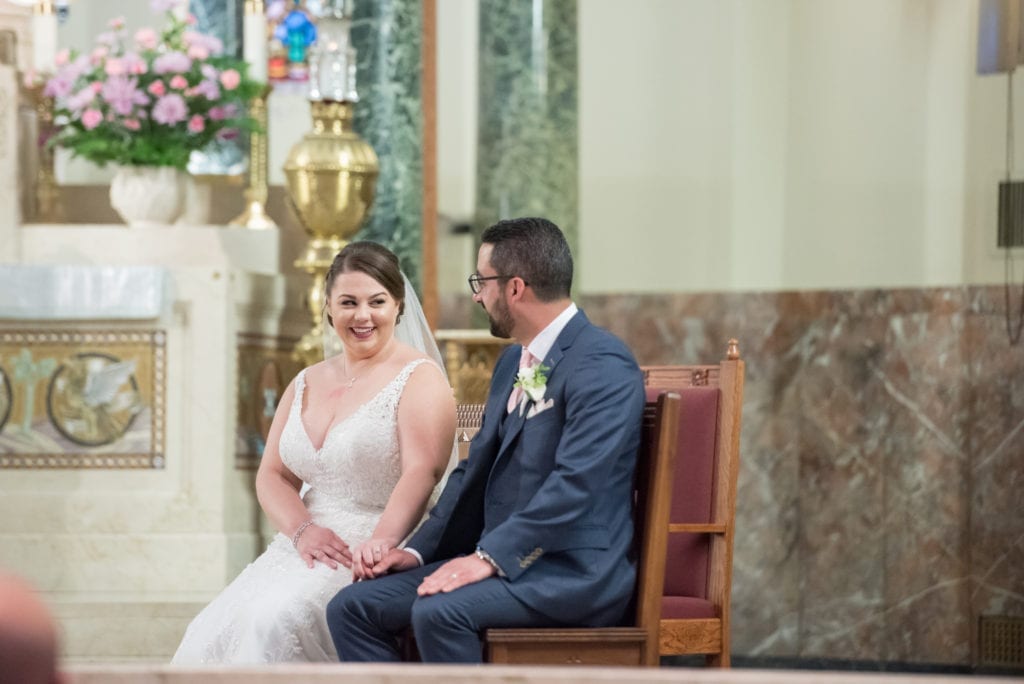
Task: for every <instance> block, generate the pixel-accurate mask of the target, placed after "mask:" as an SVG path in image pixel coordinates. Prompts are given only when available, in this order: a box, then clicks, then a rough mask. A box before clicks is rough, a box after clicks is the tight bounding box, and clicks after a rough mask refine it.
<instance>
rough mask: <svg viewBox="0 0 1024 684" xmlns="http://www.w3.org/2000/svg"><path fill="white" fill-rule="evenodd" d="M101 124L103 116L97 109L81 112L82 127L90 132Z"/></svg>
mask: <svg viewBox="0 0 1024 684" xmlns="http://www.w3.org/2000/svg"><path fill="white" fill-rule="evenodd" d="M102 122H103V114H102V113H101V112H100V111H99V110H98V109H86V110H85V111H84V112H82V125H83V126H85V130H87V131H91V130H92V129H94V128H96V127H97V126H99V125H100V123H102Z"/></svg>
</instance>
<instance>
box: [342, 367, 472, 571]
mask: <svg viewBox="0 0 1024 684" xmlns="http://www.w3.org/2000/svg"><path fill="white" fill-rule="evenodd" d="M454 443H455V396H454V395H453V393H452V388H451V387H449V386H448V381H447V380H445V378H444V376H443V375H442V374H441V371H440V369H438V368H437V367H436V366H434V365H433V364H429V363H424V364H421V365H420V366H419V367H418V368H417V369H416V370H415V371H413V373H412V375H411V376H410V377H409V381H408V382H407V383H406V385H405V389H404V390H403V392H402V398H401V399H400V400H399V403H398V444H399V448H400V450H401V465H402V475H401V477H399V479H398V483H397V484H396V485H395V488H394V490H393V491H392V492H391V496H390V497H388V503H387V506H385V508H384V512H383V513H382V514H381V516H380V520H379V521H378V522H377V527H376V528H375V529H374V531H373V536H372V538H371V539H370V541H368V542H367V543H365V544H363V546H362V547H361V549H360V551H361V553H357V552H355V551H353V560H354V562H355V563H356V564H359V560H362V561H363V563H362V565H363V566H364V567H362V568H359V570H364V569H365V566H371V567H372V565H373V564H374V563H375V562H376V561H379V560H381V556H383V555H387V552H388V550H389V549H392V548H394V547H395V546H396V545H397V544H398V543H399V542H401V541H402V540H403V539H405V538H406V537H407V536H408V535H409V533H410V532H412V530H413V528H415V527H416V525H417V524H418V523H419V521H420V519H421V518H422V517H423V512H424V511H425V510H426V507H427V501H428V500H429V499H430V494H431V493H432V492H433V490H434V486H435V485H436V484H437V483H438V481H439V480H440V479H441V477H442V476H443V475H444V472H445V469H446V468H447V467H448V462H449V460H450V459H451V455H452V447H453V445H454ZM378 549H379V550H380V551H381V553H380V554H379V555H376V557H374V552H375V551H376V550H378ZM360 556H361V557H362V558H360ZM353 570H354V571H355V570H356V568H355V567H353ZM359 574H360V573H359V572H357V576H358V575H359ZM367 574H369V573H367Z"/></svg>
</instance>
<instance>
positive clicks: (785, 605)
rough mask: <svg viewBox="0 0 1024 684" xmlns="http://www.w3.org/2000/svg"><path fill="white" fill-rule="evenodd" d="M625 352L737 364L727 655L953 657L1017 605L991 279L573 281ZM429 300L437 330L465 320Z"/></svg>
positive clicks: (1009, 368) (1012, 450) (1020, 412)
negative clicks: (588, 290) (722, 288)
mask: <svg viewBox="0 0 1024 684" xmlns="http://www.w3.org/2000/svg"><path fill="white" fill-rule="evenodd" d="M577 300H578V301H579V303H580V304H581V305H582V307H583V308H584V309H585V311H586V312H587V314H588V316H589V317H590V318H591V320H592V321H594V322H595V323H597V324H598V325H601V326H604V327H606V328H608V329H610V330H612V331H613V332H614V333H616V334H617V335H619V336H620V337H622V338H623V339H624V340H625V341H626V342H627V343H628V344H629V345H630V347H631V348H632V349H633V351H634V353H635V354H636V356H637V358H638V360H639V361H640V363H642V364H644V363H646V364H665V363H668V364H671V363H700V362H706V361H708V360H712V359H716V358H721V357H722V355H723V354H724V352H725V343H726V340H727V339H728V338H730V337H736V338H738V339H739V341H740V351H741V355H742V357H743V358H744V359H745V361H746V384H745V394H744V413H743V426H742V436H741V471H740V477H739V492H738V500H737V512H736V519H737V529H736V542H735V561H734V563H735V565H734V578H733V601H732V611H733V612H732V625H733V627H732V639H733V652H734V654H737V655H747V656H762V657H773V656H774V657H785V658H790V657H797V658H807V659H846V660H857V661H878V662H888V663H933V664H945V665H971V664H976V663H977V662H978V654H979V644H978V641H977V640H978V637H977V622H978V617H979V616H981V615H1008V616H1024V506H1022V505H1021V503H1020V492H1022V491H1024V342H1021V343H1018V344H1016V345H1011V344H1010V342H1009V340H1008V338H1007V333H1006V322H1005V319H1004V313H1003V312H1004V304H1003V289H1002V288H1001V287H958V288H928V289H915V290H909V289H907V290H860V291H808V292H780V293H699V294H625V295H584V296H581V297H577ZM472 307H473V304H472V303H471V302H470V301H469V299H468V297H458V298H451V299H450V300H446V301H445V302H443V306H442V315H443V318H442V326H445V325H452V327H455V326H459V327H462V326H463V325H464V324H465V322H466V321H469V320H471V319H472V313H471V312H472Z"/></svg>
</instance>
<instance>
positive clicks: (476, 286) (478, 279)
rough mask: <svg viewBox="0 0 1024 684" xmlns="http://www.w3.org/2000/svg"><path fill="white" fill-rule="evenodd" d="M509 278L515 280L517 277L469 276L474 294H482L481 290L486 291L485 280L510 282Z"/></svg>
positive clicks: (470, 287) (476, 274)
mask: <svg viewBox="0 0 1024 684" xmlns="http://www.w3.org/2000/svg"><path fill="white" fill-rule="evenodd" d="M509 278H515V276H510V275H496V276H482V275H480V274H479V273H474V274H473V275H471V276H469V289H470V290H472V291H473V294H480V290H482V289H484V286H483V283H484V281H485V280H508V279H509Z"/></svg>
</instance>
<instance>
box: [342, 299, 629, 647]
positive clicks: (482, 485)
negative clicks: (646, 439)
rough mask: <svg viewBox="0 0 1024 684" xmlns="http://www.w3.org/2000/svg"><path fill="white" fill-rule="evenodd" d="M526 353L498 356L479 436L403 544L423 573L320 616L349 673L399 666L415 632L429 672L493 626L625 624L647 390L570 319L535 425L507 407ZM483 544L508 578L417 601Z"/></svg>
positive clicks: (359, 588)
mask: <svg viewBox="0 0 1024 684" xmlns="http://www.w3.org/2000/svg"><path fill="white" fill-rule="evenodd" d="M520 351H521V347H520V346H519V345H513V346H511V347H510V348H509V349H507V350H506V351H505V352H504V353H503V354H502V356H501V358H499V360H498V363H497V365H496V366H495V369H494V375H493V378H492V381H491V389H490V395H489V396H488V399H487V405H486V409H485V411H484V419H483V424H482V426H481V429H480V431H479V432H478V433H477V435H476V437H475V438H474V439H473V442H472V444H471V445H470V450H469V457H468V458H467V459H466V460H465V461H464V462H463V463H461V464H460V465H459V466H458V467H457V468H456V469H455V470H454V471H452V473H451V475H450V477H449V479H448V483H447V486H446V487H445V489H444V492H443V493H442V495H441V497H440V499H439V501H438V503H437V505H436V506H435V507H434V508H433V509H432V510H431V512H430V516H429V517H428V519H427V520H426V521H425V522H424V523H423V525H422V526H421V527H420V529H419V530H418V531H417V532H416V533H415V534H414V535H413V537H412V538H411V539H410V540H409V541H408V543H407V544H406V546H407V547H408V548H412V549H415V550H417V551H418V552H419V553H420V554H421V555H422V556H423V560H424V566H423V567H421V568H417V569H414V570H409V571H406V572H399V573H395V574H393V575H388V576H385V577H382V578H378V579H374V580H369V581H364V582H359V583H356V584H353V585H351V586H349V587H347V588H346V589H344V590H342V591H341V592H340V593H339V594H338V596H336V597H335V599H334V600H332V601H331V603H330V605H329V606H328V616H327V617H328V624H329V626H330V628H331V634H332V636H333V638H334V642H335V646H336V647H337V649H338V654H339V657H340V658H341V659H342V660H344V661H388V660H397V659H398V658H399V652H398V650H397V640H396V636H397V635H398V634H400V633H401V632H402V631H404V629H405V628H406V627H408V626H409V625H410V624H411V625H412V626H413V629H414V632H415V636H416V641H417V644H418V646H419V649H420V653H421V655H422V657H423V659H424V660H425V661H427V662H478V661H479V660H480V642H479V639H478V632H479V631H480V630H482V629H485V628H488V627H532V626H559V625H561V626H569V625H574V626H605V625H614V624H618V623H619V622H620V621H621V620H622V619H623V617H624V615H625V612H626V609H627V606H628V604H629V601H630V598H631V596H632V592H633V585H634V582H635V578H636V571H635V566H634V563H633V560H632V558H631V557H630V546H631V542H632V537H633V524H632V501H631V498H632V481H633V470H634V467H635V464H636V455H637V450H638V449H639V446H640V423H641V414H642V412H643V405H644V388H643V380H642V375H641V372H640V369H639V368H638V366H637V364H636V360H635V359H634V358H633V355H632V354H631V353H630V351H629V350H628V349H627V348H626V346H625V345H624V344H623V343H622V342H621V341H620V340H619V339H618V338H616V337H615V336H613V335H612V334H610V333H608V332H607V331H604V330H602V329H600V328H598V327H596V326H594V325H592V324H591V323H590V322H589V321H588V320H587V318H586V316H584V315H583V313H582V312H578V313H577V314H576V315H575V316H574V317H573V318H572V319H571V320H570V321H569V323H568V324H567V325H566V326H565V328H564V329H563V330H562V331H561V333H560V334H559V336H558V338H557V340H556V341H555V343H554V345H553V346H552V347H551V350H550V351H549V352H548V354H547V357H546V358H545V359H544V360H543V364H544V365H545V366H547V367H548V371H547V388H546V391H545V394H544V398H543V400H542V402H540V404H541V405H547V404H548V403H549V401H550V406H548V407H547V408H545V409H543V410H541V411H539V412H536V413H535V414H534V415H531V413H534V412H535V411H536V409H537V406H535V404H534V403H533V402H530V401H528V402H527V404H526V406H525V409H526V410H524V411H523V412H522V413H521V412H520V411H519V410H518V409H517V410H515V411H513V412H512V413H508V412H507V409H506V404H507V401H508V397H509V395H510V393H511V392H512V386H513V383H514V382H515V377H516V373H517V372H518V359H519V356H520ZM477 546H479V547H480V548H481V549H483V550H484V551H486V552H487V553H488V554H490V556H491V557H492V558H493V559H494V560H495V561H496V562H497V564H498V566H499V567H501V569H502V570H503V572H504V573H505V576H504V577H491V578H488V579H485V580H483V581H480V582H476V583H474V584H470V585H467V586H464V587H461V588H459V589H457V590H455V591H453V592H451V593H439V594H435V595H432V596H425V597H417V595H416V587H417V586H418V585H419V583H420V582H421V581H422V579H423V578H424V577H426V576H427V575H429V574H430V573H432V572H434V570H436V569H437V567H438V566H439V565H440V564H442V563H443V562H445V561H447V560H449V559H451V558H454V557H456V556H460V555H466V554H470V553H473V552H474V550H475V549H476V548H477Z"/></svg>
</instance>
